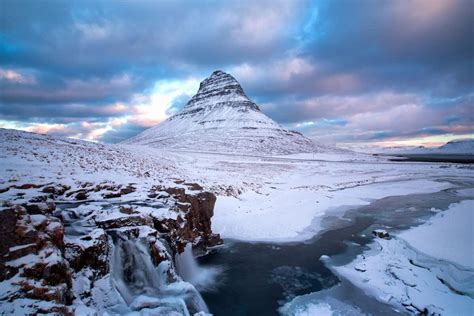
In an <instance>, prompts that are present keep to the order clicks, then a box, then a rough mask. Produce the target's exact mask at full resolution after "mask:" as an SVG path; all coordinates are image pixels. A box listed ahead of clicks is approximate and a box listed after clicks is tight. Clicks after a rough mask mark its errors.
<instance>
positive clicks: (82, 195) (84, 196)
mask: <svg viewBox="0 0 474 316" xmlns="http://www.w3.org/2000/svg"><path fill="white" fill-rule="evenodd" d="M76 200H78V201H83V200H87V194H86V192H85V191H79V192H77V194H76Z"/></svg>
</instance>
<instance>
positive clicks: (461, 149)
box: [403, 139, 474, 155]
mask: <svg viewBox="0 0 474 316" xmlns="http://www.w3.org/2000/svg"><path fill="white" fill-rule="evenodd" d="M403 153H404V154H439V155H474V139H460V140H452V141H450V142H447V143H446V144H444V145H442V146H440V147H435V148H426V147H417V148H413V149H410V150H406V151H404V152H403Z"/></svg>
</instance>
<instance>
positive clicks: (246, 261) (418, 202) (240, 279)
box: [198, 182, 474, 316]
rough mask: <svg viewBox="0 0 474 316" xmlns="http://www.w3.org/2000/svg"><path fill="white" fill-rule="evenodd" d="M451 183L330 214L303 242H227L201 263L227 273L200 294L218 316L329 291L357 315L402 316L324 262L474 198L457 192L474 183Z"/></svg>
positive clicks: (259, 311)
mask: <svg viewBox="0 0 474 316" xmlns="http://www.w3.org/2000/svg"><path fill="white" fill-rule="evenodd" d="M452 183H453V185H454V186H455V187H454V188H451V189H447V190H443V191H440V192H436V193H429V194H411V195H404V196H391V197H386V198H383V199H379V200H374V201H372V202H371V203H370V204H368V205H366V206H362V207H354V208H347V210H346V211H345V212H344V213H343V214H342V215H341V216H327V217H325V218H324V220H323V222H322V226H323V231H322V232H321V233H319V234H318V235H317V236H315V237H313V238H312V239H310V240H307V241H305V242H291V243H249V242H240V241H235V240H225V246H224V247H222V248H220V249H217V250H216V251H214V252H212V253H210V254H208V255H206V256H204V257H201V258H199V259H198V262H199V264H200V265H201V266H202V267H213V266H214V267H215V266H218V267H219V268H220V269H222V271H223V272H221V274H220V275H219V276H218V278H217V283H216V284H214V287H213V288H211V289H207V290H203V291H202V293H201V294H202V296H203V298H204V300H205V301H206V304H207V305H208V307H209V309H210V311H211V313H213V314H214V315H217V316H220V315H226V316H231V315H240V316H242V315H261V316H263V315H279V309H280V308H281V307H282V306H283V305H284V304H285V303H287V302H289V301H291V300H292V299H293V298H295V297H297V296H300V295H305V294H308V293H314V292H321V291H322V290H325V289H331V290H330V291H333V292H334V293H336V292H337V295H338V296H339V299H341V300H343V301H344V303H346V304H348V305H350V306H352V307H354V310H356V311H358V313H362V314H384V315H391V314H399V313H400V312H399V311H396V310H394V309H393V307H392V306H390V305H385V304H383V303H380V302H378V301H376V300H375V299H374V298H372V297H370V296H367V295H365V294H364V293H363V292H362V291H360V290H358V289H357V288H355V287H353V286H352V285H351V284H350V283H349V282H344V281H343V282H342V283H341V280H339V279H338V278H337V277H336V276H335V275H334V274H333V273H332V272H331V271H330V270H329V269H328V268H327V267H326V266H325V264H324V263H323V262H322V261H321V260H320V258H321V256H329V257H331V262H332V263H336V264H337V265H342V264H346V263H348V262H350V261H352V260H353V259H354V258H355V257H356V256H357V255H358V254H360V253H362V252H363V251H364V250H366V249H367V247H366V245H367V244H368V243H370V242H371V241H372V240H373V238H374V237H373V235H372V231H373V230H374V229H384V230H386V231H388V232H389V233H392V232H397V231H401V230H405V229H408V228H410V227H413V226H417V225H420V224H422V223H424V222H426V220H427V219H429V218H430V217H431V216H433V215H434V214H435V212H434V211H435V209H437V210H446V209H447V208H448V207H449V205H450V204H452V203H457V202H460V201H462V200H465V199H469V198H471V199H472V197H469V196H465V195H464V196H461V195H459V194H457V192H456V191H457V190H459V189H465V188H472V187H474V184H473V183H460V182H458V183H454V182H452ZM336 285H337V286H336ZM326 292H327V291H326ZM321 293H322V292H321ZM327 293H331V292H327Z"/></svg>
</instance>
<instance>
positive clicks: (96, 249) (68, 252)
mask: <svg viewBox="0 0 474 316" xmlns="http://www.w3.org/2000/svg"><path fill="white" fill-rule="evenodd" d="M84 241H87V242H84ZM64 253H65V257H66V260H67V261H68V262H69V265H70V266H71V268H73V269H74V270H75V271H79V270H81V269H83V268H84V267H90V268H91V269H93V270H94V271H95V272H96V275H97V276H99V277H101V276H104V275H106V274H107V273H108V272H109V259H110V253H111V249H110V245H109V242H108V238H107V235H106V234H105V232H104V231H103V230H102V229H96V230H94V231H93V232H92V233H91V234H89V235H87V236H84V237H81V238H80V239H79V240H78V241H77V242H74V241H73V240H70V242H68V243H66V245H65V251H64Z"/></svg>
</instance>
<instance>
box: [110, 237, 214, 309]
mask: <svg viewBox="0 0 474 316" xmlns="http://www.w3.org/2000/svg"><path fill="white" fill-rule="evenodd" d="M113 242H114V252H113V258H112V266H111V283H112V286H113V287H114V288H115V290H116V291H117V292H118V293H119V294H120V296H121V297H122V299H123V301H124V305H126V306H122V307H116V310H117V311H119V312H123V311H124V307H125V309H126V310H128V311H142V310H144V309H146V311H148V312H149V311H150V310H152V311H153V312H154V313H158V314H160V315H161V314H169V313H171V314H172V313H173V312H174V313H178V314H181V315H190V313H198V312H204V313H208V308H207V306H206V304H205V302H204V300H203V299H202V297H201V295H200V294H199V292H198V291H197V290H196V288H195V287H194V286H193V285H192V284H190V283H188V282H183V281H180V280H178V281H175V282H168V275H167V271H168V267H169V264H172V263H171V262H169V261H168V262H162V263H160V264H159V265H158V266H157V267H156V266H155V265H154V264H153V262H152V259H151V255H150V250H149V247H148V245H147V244H146V241H145V240H143V239H141V238H132V239H128V237H126V236H125V237H124V236H120V234H117V236H114V238H113Z"/></svg>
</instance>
